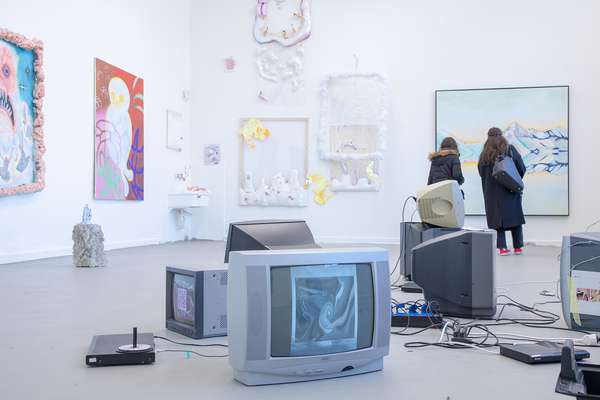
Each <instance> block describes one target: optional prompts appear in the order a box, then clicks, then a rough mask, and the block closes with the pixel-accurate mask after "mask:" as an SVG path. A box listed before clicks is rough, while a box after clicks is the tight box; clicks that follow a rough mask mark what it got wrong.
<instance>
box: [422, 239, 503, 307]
mask: <svg viewBox="0 0 600 400" xmlns="http://www.w3.org/2000/svg"><path fill="white" fill-rule="evenodd" d="M495 247H496V233H495V232H493V231H461V232H455V233H450V234H447V235H444V236H440V237H438V238H435V239H431V240H429V241H427V242H425V243H423V244H421V245H419V246H417V247H415V248H414V249H413V250H412V256H413V260H412V261H413V275H412V277H413V280H414V281H415V283H416V284H417V285H419V286H420V287H422V288H423V293H424V295H425V300H426V301H428V302H429V303H430V304H431V307H432V309H433V310H434V311H438V312H441V313H442V314H443V315H448V316H456V317H465V318H491V317H493V316H494V315H495V314H496V290H495V264H496V253H495V250H496V249H495Z"/></svg>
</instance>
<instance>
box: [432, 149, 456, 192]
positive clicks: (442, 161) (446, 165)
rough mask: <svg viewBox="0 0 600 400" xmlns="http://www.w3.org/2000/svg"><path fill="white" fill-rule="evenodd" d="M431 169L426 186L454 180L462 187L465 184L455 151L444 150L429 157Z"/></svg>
mask: <svg viewBox="0 0 600 400" xmlns="http://www.w3.org/2000/svg"><path fill="white" fill-rule="evenodd" d="M429 160H430V161H431V168H430V169H429V178H428V179H427V184H428V185H432V184H434V183H438V182H441V181H446V180H454V181H456V182H458V184H459V185H462V184H463V183H464V182H465V178H463V174H462V169H461V167H460V160H459V158H458V153H457V152H456V151H455V150H451V149H445V150H440V151H438V152H437V153H431V154H430V155H429Z"/></svg>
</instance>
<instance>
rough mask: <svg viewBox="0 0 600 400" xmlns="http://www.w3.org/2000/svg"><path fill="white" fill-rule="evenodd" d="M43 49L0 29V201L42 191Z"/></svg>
mask: <svg viewBox="0 0 600 400" xmlns="http://www.w3.org/2000/svg"><path fill="white" fill-rule="evenodd" d="M43 51H44V45H43V44H42V42H41V41H39V40H35V39H33V40H30V39H27V38H25V37H24V36H22V35H20V34H18V33H13V32H10V31H8V30H6V29H0V197H2V196H11V195H15V194H24V193H33V192H39V191H41V190H43V189H44V186H45V181H44V173H45V164H44V159H43V157H44V153H45V152H46V147H45V145H44V132H43V126H44V115H43V113H42V104H43V101H44V72H43V70H42V63H43Z"/></svg>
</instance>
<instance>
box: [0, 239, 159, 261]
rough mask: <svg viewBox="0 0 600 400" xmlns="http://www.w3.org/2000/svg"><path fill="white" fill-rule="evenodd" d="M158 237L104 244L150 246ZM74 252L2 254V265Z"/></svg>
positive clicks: (108, 246) (107, 246)
mask: <svg viewBox="0 0 600 400" xmlns="http://www.w3.org/2000/svg"><path fill="white" fill-rule="evenodd" d="M158 243H159V240H158V239H141V240H131V241H124V242H108V243H105V244H104V249H105V250H116V249H124V248H128V247H139V246H150V245H153V244H158ZM71 254H73V247H59V248H54V249H45V250H36V251H29V252H19V253H10V254H2V255H0V265H2V264H11V263H18V262H23V261H32V260H39V259H42V258H52V257H64V256H70V255H71Z"/></svg>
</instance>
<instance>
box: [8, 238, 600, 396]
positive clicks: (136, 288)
mask: <svg viewBox="0 0 600 400" xmlns="http://www.w3.org/2000/svg"><path fill="white" fill-rule="evenodd" d="M337 247H341V246H339V245H338V246H337ZM388 249H389V250H390V260H391V262H392V263H393V261H395V259H396V257H397V254H398V249H397V247H395V246H388ZM223 250H224V244H223V243H222V242H204V241H193V242H180V243H173V244H166V245H160V246H149V247H139V248H132V249H125V250H115V251H111V252H109V256H108V257H109V266H108V267H106V268H96V269H83V268H74V267H73V266H72V264H71V259H70V258H69V257H61V258H52V259H45V260H39V261H34V262H27V263H18V264H10V265H2V266H0V316H1V317H2V322H0V398H2V399H11V400H12V399H61V400H64V399H82V398H85V399H106V398H113V399H125V398H143V399H167V398H176V399H178V400H184V399H200V398H204V399H237V398H244V399H261V400H267V399H281V398H285V399H286V400H292V399H301V400H306V399H310V398H313V399H319V398H344V399H373V398H382V399H383V398H386V399H392V398H398V399H441V400H446V399H481V398H484V397H485V398H486V399H488V400H492V399H506V398H512V399H525V398H527V399H552V398H556V399H560V398H564V397H562V396H558V395H556V394H554V385H555V382H556V377H557V375H558V372H559V365H557V364H553V365H540V366H529V365H526V364H522V363H519V362H516V361H513V360H510V359H505V358H503V357H501V356H497V355H490V354H486V353H483V352H480V351H477V350H448V349H439V348H426V349H418V350H409V349H406V348H404V347H403V343H404V342H406V341H410V340H417V339H418V340H423V341H435V340H437V338H438V336H439V332H433V331H431V332H425V333H423V334H420V335H418V336H414V337H410V338H405V337H398V336H393V337H392V340H391V354H390V356H388V357H387V358H386V359H385V368H384V370H383V371H382V372H377V373H372V374H367V375H362V376H355V377H350V378H343V379H333V380H326V381H317V382H307V383H299V384H290V385H278V386H269V387H254V388H249V387H244V386H242V385H240V384H238V383H236V382H234V381H232V379H231V371H230V368H229V365H228V362H227V359H203V358H197V357H193V358H185V356H184V355H183V354H179V353H159V354H158V355H157V361H156V363H155V364H154V365H148V366H124V367H105V368H88V367H86V366H85V363H84V355H85V353H86V350H87V347H88V346H89V342H90V340H91V338H92V336H93V335H97V334H109V333H127V332H129V330H130V329H131V327H132V326H138V327H139V328H140V329H141V330H143V331H152V332H154V333H155V334H161V335H167V336H169V337H171V338H174V339H179V340H187V339H186V338H184V337H180V336H178V335H176V334H172V333H170V332H167V331H166V330H165V329H164V307H165V305H164V303H165V298H164V297H165V287H164V275H165V272H164V267H165V266H166V265H183V266H185V265H213V266H219V265H220V264H221V263H222V257H223ZM558 251H559V250H558V249H557V248H549V247H548V248H543V247H530V248H528V249H527V254H526V255H524V256H521V257H516V256H510V257H502V258H499V259H498V264H497V279H498V287H499V292H503V293H506V294H508V295H509V296H511V297H514V298H515V299H516V300H519V301H522V302H525V303H528V304H532V303H534V302H537V301H544V300H548V298H546V297H542V296H540V295H539V294H538V293H539V292H540V290H542V289H548V290H552V291H554V290H555V286H554V284H553V283H550V282H552V281H555V280H556V279H557V277H558V261H557V259H556V256H557V255H558ZM534 282H538V283H534ZM539 282H542V283H539ZM394 296H395V297H396V298H397V299H399V300H408V299H416V298H418V296H415V295H406V294H402V293H400V292H395V293H394ZM544 307H546V309H548V310H553V311H555V312H557V313H560V308H559V305H557V304H550V305H547V306H544ZM506 315H508V316H513V317H516V316H519V313H518V312H517V311H513V310H510V311H508V313H507V314H506ZM561 325H564V324H563V323H562V321H561ZM498 331H511V332H519V333H522V334H530V335H534V336H552V337H556V336H565V334H564V333H561V332H557V331H551V330H545V329H544V330H542V329H529V328H524V327H510V328H503V329H502V330H498ZM566 335H569V334H568V333H567V334H566ZM204 342H226V339H224V338H223V339H221V340H212V341H204ZM157 344H158V347H159V348H163V349H164V348H173V347H174V346H171V345H168V344H165V343H157ZM207 351H208V350H207ZM214 352H217V350H214V351H213V353H214ZM591 353H592V359H591V360H590V361H591V362H595V363H600V352H599V351H597V349H593V351H591Z"/></svg>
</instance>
